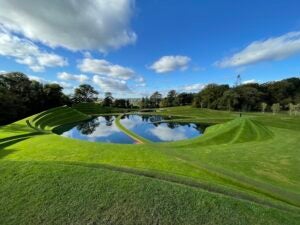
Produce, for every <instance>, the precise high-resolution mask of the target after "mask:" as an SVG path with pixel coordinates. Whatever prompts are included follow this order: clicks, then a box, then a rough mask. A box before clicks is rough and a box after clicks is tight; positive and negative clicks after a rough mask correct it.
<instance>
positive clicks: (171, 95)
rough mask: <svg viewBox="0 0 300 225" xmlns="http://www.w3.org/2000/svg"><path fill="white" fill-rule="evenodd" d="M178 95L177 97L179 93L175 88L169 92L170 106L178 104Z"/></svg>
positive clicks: (168, 102) (168, 101)
mask: <svg viewBox="0 0 300 225" xmlns="http://www.w3.org/2000/svg"><path fill="white" fill-rule="evenodd" d="M176 97H177V93H176V91H175V90H171V91H169V92H168V95H167V98H166V99H167V104H168V106H169V107H170V106H176Z"/></svg>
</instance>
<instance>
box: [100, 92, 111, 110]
mask: <svg viewBox="0 0 300 225" xmlns="http://www.w3.org/2000/svg"><path fill="white" fill-rule="evenodd" d="M104 95H105V97H104V99H103V101H102V105H103V106H105V107H111V106H112V105H113V102H114V98H113V96H112V93H111V92H105V94H104Z"/></svg>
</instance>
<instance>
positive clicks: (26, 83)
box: [0, 72, 300, 125]
mask: <svg viewBox="0 0 300 225" xmlns="http://www.w3.org/2000/svg"><path fill="white" fill-rule="evenodd" d="M98 96H99V93H98V92H97V91H96V90H95V89H94V88H93V87H92V86H91V85H89V84H81V85H79V87H77V88H76V89H75V90H74V93H72V94H70V95H66V94H64V93H63V87H61V86H60V85H59V84H56V83H49V84H42V83H40V82H38V81H35V80H30V79H29V78H28V77H27V76H26V75H25V74H23V73H19V72H12V73H6V74H1V75H0V125H3V124H7V123H10V122H13V121H16V120H18V119H21V118H24V117H27V116H30V115H32V114H35V113H38V112H41V111H44V110H47V109H49V108H53V107H57V106H62V105H69V106H70V105H72V104H77V103H83V102H98V103H99V105H101V106H103V107H117V108H133V107H136V106H133V105H132V103H131V102H130V101H129V100H128V99H115V98H114V97H113V96H112V93H111V92H105V93H104V98H103V99H101V101H100V100H99V98H98ZM184 105H193V106H194V107H198V108H209V109H216V110H229V111H262V112H266V111H272V112H273V113H277V112H279V111H280V110H288V111H289V113H290V115H293V114H297V113H298V112H299V111H300V79H299V78H289V79H284V80H281V81H274V82H268V83H263V84H258V83H251V84H243V85H236V86H234V87H230V86H229V85H226V84H224V85H219V84H209V85H207V86H206V87H205V88H204V89H202V90H201V91H200V92H199V93H196V94H195V93H186V92H182V93H178V92H176V91H175V90H170V91H169V92H168V93H167V95H166V96H165V97H163V95H162V94H161V93H159V92H158V91H156V92H154V93H153V94H152V95H150V97H144V98H141V99H140V101H139V107H140V108H142V109H145V108H159V107H173V106H184Z"/></svg>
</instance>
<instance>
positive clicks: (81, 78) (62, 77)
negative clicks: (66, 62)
mask: <svg viewBox="0 0 300 225" xmlns="http://www.w3.org/2000/svg"><path fill="white" fill-rule="evenodd" d="M57 78H58V79H60V80H65V81H71V80H73V81H78V82H80V83H84V82H86V81H88V80H89V78H88V76H86V75H84V74H79V75H76V74H70V73H67V72H61V73H58V74H57Z"/></svg>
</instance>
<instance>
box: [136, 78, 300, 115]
mask: <svg viewBox="0 0 300 225" xmlns="http://www.w3.org/2000/svg"><path fill="white" fill-rule="evenodd" d="M183 105H193V106H194V107H197V108H208V109H215V110H228V111H262V112H266V111H272V112H273V113H277V112H279V111H280V110H289V112H290V114H291V115H292V114H295V113H296V112H299V111H300V79H299V78H289V79H284V80H281V81H274V82H268V83H263V84H258V83H249V84H242V85H236V86H234V87H230V86H229V85H227V84H221V85H219V84H209V85H207V86H206V87H205V88H203V89H202V90H201V91H200V92H199V93H196V94H193V93H185V92H183V93H177V92H176V91H175V90H171V91H169V92H168V94H167V96H166V97H162V94H161V93H159V92H157V91H156V92H154V93H153V94H152V95H151V96H150V97H149V98H148V97H146V98H142V100H141V102H140V107H141V108H159V107H172V106H183Z"/></svg>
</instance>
